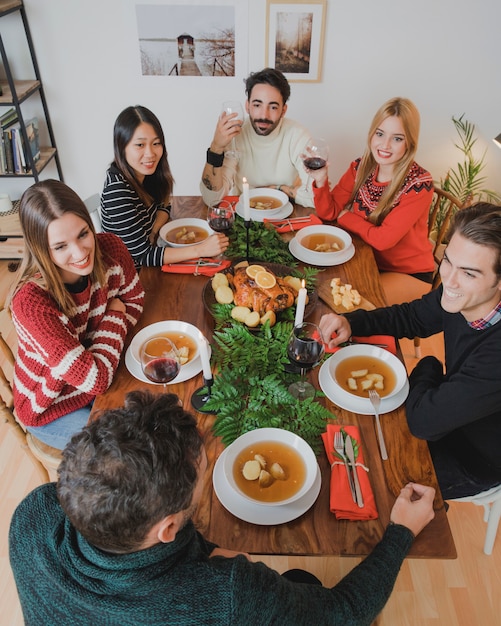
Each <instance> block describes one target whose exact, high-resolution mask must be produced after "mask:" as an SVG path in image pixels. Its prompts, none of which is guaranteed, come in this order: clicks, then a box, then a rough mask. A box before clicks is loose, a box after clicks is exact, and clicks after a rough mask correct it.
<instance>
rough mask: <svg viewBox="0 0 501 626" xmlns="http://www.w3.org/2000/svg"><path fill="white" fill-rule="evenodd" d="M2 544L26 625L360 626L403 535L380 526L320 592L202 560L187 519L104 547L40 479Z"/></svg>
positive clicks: (383, 588) (375, 605)
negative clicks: (370, 545)
mask: <svg viewBox="0 0 501 626" xmlns="http://www.w3.org/2000/svg"><path fill="white" fill-rule="evenodd" d="M9 543H10V546H9V547H10V561H11V566H12V570H13V572H14V577H15V580H16V584H17V589H18V593H19V598H20V600H21V605H22V608H23V613H24V619H25V623H26V626H65V625H68V626H79V625H82V626H91V625H92V626H101V625H102V626H115V625H116V626H132V625H134V626H136V625H139V624H144V626H157V625H158V626H160V625H162V626H165V625H166V624H173V625H181V624H182V625H186V624H193V625H200V624H217V625H218V626H220V625H222V624H228V625H231V626H237V625H240V624H241V625H245V626H248V625H251V624H255V625H256V626H265V625H267V624H277V625H280V626H282V625H284V624H287V625H288V626H294V625H301V624H304V625H308V626H310V625H311V624H315V626H320V625H321V624H329V625H330V626H333V625H335V624H340V625H341V624H342V626H354V625H355V624H356V625H367V626H369V625H370V624H371V623H372V622H373V620H374V619H375V617H376V616H377V614H378V613H379V612H380V611H381V609H382V608H383V606H384V604H385V603H386V601H387V599H388V597H389V595H390V593H391V590H392V588H393V585H394V583H395V579H396V577H397V574H398V571H399V569H400V565H401V563H402V561H403V559H404V557H405V555H406V554H407V551H408V550H409V548H410V546H411V544H412V533H411V532H410V531H409V530H408V529H407V528H405V527H403V526H389V527H388V529H387V530H386V532H385V535H384V537H383V539H382V541H381V542H380V543H379V544H378V546H376V548H375V549H374V551H373V552H372V554H371V555H370V556H368V557H367V558H366V559H365V560H364V561H363V562H362V563H361V564H360V565H358V566H357V567H356V568H354V569H353V570H352V572H350V574H348V575H347V576H346V577H345V578H344V579H343V580H342V581H341V582H340V583H339V584H338V585H336V586H335V587H333V588H332V589H327V588H325V587H321V586H316V585H307V584H302V583H294V582H291V581H289V580H287V579H286V578H284V577H282V576H280V575H279V574H278V573H277V572H275V571H273V570H271V569H270V568H268V567H267V566H265V565H264V564H263V563H251V562H249V561H248V560H247V559H246V558H245V557H244V556H237V557H235V558H232V559H227V558H223V557H215V558H209V554H210V552H211V551H212V550H213V549H214V547H215V546H214V544H210V543H208V542H206V541H205V540H204V539H203V537H202V536H201V535H200V534H199V533H197V532H196V530H195V528H194V526H193V525H192V524H191V523H189V524H188V525H187V526H186V527H185V528H184V529H183V530H182V531H181V532H179V533H178V535H177V536H176V539H175V541H174V542H172V543H167V544H158V545H156V546H153V547H152V548H148V549H146V550H142V551H139V552H135V553H132V554H125V555H113V554H108V553H105V552H103V551H102V550H99V549H97V548H95V547H93V546H92V545H90V544H89V543H88V542H87V541H86V540H85V539H84V538H83V537H82V536H81V535H80V534H79V533H78V532H77V531H76V530H75V529H74V528H73V526H72V525H71V524H70V522H69V520H68V519H67V517H66V516H65V514H64V512H63V510H62V509H61V507H60V505H59V502H58V499H57V495H56V488H55V484H54V483H49V484H46V485H42V486H41V487H38V488H37V489H35V490H34V491H33V492H31V493H30V494H29V495H28V496H27V497H26V498H25V499H24V500H23V501H22V502H21V504H20V505H19V506H18V508H17V509H16V511H15V513H14V516H13V518H12V522H11V528H10V535H9Z"/></svg>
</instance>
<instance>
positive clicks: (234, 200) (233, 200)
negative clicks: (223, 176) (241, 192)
mask: <svg viewBox="0 0 501 626" xmlns="http://www.w3.org/2000/svg"><path fill="white" fill-rule="evenodd" d="M223 200H228V202H230V203H231V204H232V205H233V206H235V205H236V204H237V202H238V201H239V200H240V196H224V198H223Z"/></svg>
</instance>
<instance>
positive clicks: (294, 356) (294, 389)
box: [287, 322, 325, 400]
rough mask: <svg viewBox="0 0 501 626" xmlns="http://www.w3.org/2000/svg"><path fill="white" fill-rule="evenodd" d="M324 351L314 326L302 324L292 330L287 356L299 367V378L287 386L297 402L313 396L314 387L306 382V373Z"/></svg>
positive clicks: (320, 335)
mask: <svg viewBox="0 0 501 626" xmlns="http://www.w3.org/2000/svg"><path fill="white" fill-rule="evenodd" d="M324 351H325V348H324V342H323V339H322V333H321V332H320V328H319V327H318V326H317V325H316V324H312V323H311V322H302V323H301V324H298V325H297V326H295V327H294V328H293V330H292V333H291V335H290V337H289V342H288V344H287V356H288V357H289V361H290V362H291V363H293V364H294V365H298V366H299V368H300V370H301V378H300V380H299V381H298V382H296V383H292V385H290V386H289V392H290V393H291V394H292V395H293V396H294V397H295V398H297V399H298V400H304V399H305V398H311V397H313V396H314V395H315V387H313V385H311V384H310V383H308V382H306V371H307V370H309V369H311V368H312V367H314V366H315V365H317V364H318V363H319V361H320V359H321V358H322V356H323V354H324Z"/></svg>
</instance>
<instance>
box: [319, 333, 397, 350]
mask: <svg viewBox="0 0 501 626" xmlns="http://www.w3.org/2000/svg"><path fill="white" fill-rule="evenodd" d="M352 340H353V342H354V343H370V344H380V345H381V347H383V346H386V347H385V350H388V351H389V352H391V353H392V354H395V355H396V354H397V342H396V340H395V337H392V336H391V335H371V336H370V337H352ZM344 345H345V344H341V345H340V346H335V347H334V348H329V347H328V346H327V344H324V346H325V351H326V352H337V351H338V350H341V348H343V346H344Z"/></svg>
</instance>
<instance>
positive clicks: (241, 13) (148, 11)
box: [136, 0, 248, 80]
mask: <svg viewBox="0 0 501 626" xmlns="http://www.w3.org/2000/svg"><path fill="white" fill-rule="evenodd" d="M154 1H155V0H153V2H154ZM153 2H152V0H150V1H149V3H148V4H136V21H137V33H138V43H139V53H140V61H141V73H142V75H143V76H170V77H185V80H186V79H187V78H188V77H195V78H198V77H208V78H224V79H226V80H228V79H236V78H237V77H238V76H245V75H246V74H247V69H248V45H247V41H248V32H247V22H248V0H165V1H164V2H162V0H160V2H158V0H157V4H154V3H153Z"/></svg>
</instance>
